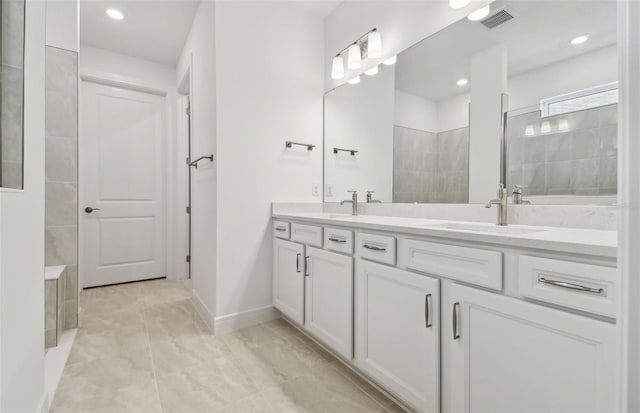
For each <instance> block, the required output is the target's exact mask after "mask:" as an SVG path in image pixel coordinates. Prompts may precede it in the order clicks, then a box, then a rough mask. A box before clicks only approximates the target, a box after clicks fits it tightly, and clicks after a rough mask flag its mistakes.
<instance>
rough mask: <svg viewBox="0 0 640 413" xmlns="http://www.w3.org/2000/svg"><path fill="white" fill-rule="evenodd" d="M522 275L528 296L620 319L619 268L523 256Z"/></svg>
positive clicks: (521, 288) (520, 281)
mask: <svg viewBox="0 0 640 413" xmlns="http://www.w3.org/2000/svg"><path fill="white" fill-rule="evenodd" d="M518 273H519V279H518V285H519V287H518V288H519V291H520V294H522V296H524V297H527V298H533V299H536V300H539V301H544V302H547V303H552V304H556V305H560V306H563V307H569V308H574V309H576V310H581V311H586V312H589V313H593V314H598V315H602V316H606V317H616V307H617V303H616V300H617V294H616V292H617V291H616V280H617V274H618V271H617V270H616V269H615V268H610V267H603V266H600V265H591V264H582V263H577V262H570V261H561V260H551V259H547V258H538V257H532V256H527V255H523V256H520V258H519V260H518Z"/></svg>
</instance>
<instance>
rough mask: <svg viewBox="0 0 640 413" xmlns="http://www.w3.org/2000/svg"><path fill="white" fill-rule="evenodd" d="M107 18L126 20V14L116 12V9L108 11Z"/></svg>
mask: <svg viewBox="0 0 640 413" xmlns="http://www.w3.org/2000/svg"><path fill="white" fill-rule="evenodd" d="M107 16H109V17H111V18H112V19H114V20H122V19H124V14H122V12H121V11H120V10H116V9H109V10H107Z"/></svg>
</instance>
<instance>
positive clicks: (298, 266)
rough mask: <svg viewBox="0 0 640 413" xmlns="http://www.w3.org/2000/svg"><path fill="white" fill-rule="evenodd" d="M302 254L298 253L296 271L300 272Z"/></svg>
mask: <svg viewBox="0 0 640 413" xmlns="http://www.w3.org/2000/svg"><path fill="white" fill-rule="evenodd" d="M301 256H302V254H296V272H300V257H301Z"/></svg>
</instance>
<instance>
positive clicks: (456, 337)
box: [452, 303, 460, 340]
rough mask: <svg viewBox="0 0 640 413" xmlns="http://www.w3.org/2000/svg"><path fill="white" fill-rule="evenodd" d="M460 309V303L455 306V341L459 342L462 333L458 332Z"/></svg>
mask: <svg viewBox="0 0 640 413" xmlns="http://www.w3.org/2000/svg"><path fill="white" fill-rule="evenodd" d="M459 308H460V303H454V304H453V323H452V324H453V339H454V340H457V339H459V338H460V333H459V332H458V310H459Z"/></svg>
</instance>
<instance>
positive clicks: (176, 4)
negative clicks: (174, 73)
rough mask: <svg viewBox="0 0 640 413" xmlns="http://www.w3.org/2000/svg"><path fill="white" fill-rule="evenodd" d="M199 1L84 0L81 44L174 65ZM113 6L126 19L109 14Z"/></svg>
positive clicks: (81, 16)
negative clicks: (114, 17) (117, 19)
mask: <svg viewBox="0 0 640 413" xmlns="http://www.w3.org/2000/svg"><path fill="white" fill-rule="evenodd" d="M205 1H207V0H205ZM199 4H200V2H199V0H81V1H80V43H82V44H86V45H89V46H94V47H99V48H102V49H107V50H110V51H113V52H117V53H123V54H127V55H131V56H135V57H138V58H141V59H146V60H151V61H153V62H157V63H163V64H167V65H172V66H173V65H175V64H176V62H177V60H178V58H179V57H180V52H181V51H182V48H183V46H184V42H185V40H186V38H187V35H188V34H189V29H190V28H191V24H192V23H193V18H194V16H195V14H196V11H197V9H198V5H199ZM109 8H115V9H118V10H120V11H122V12H123V13H124V15H125V18H124V20H120V21H116V20H113V19H111V18H110V17H108V16H107V15H106V14H105V12H106V10H107V9H109Z"/></svg>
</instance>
